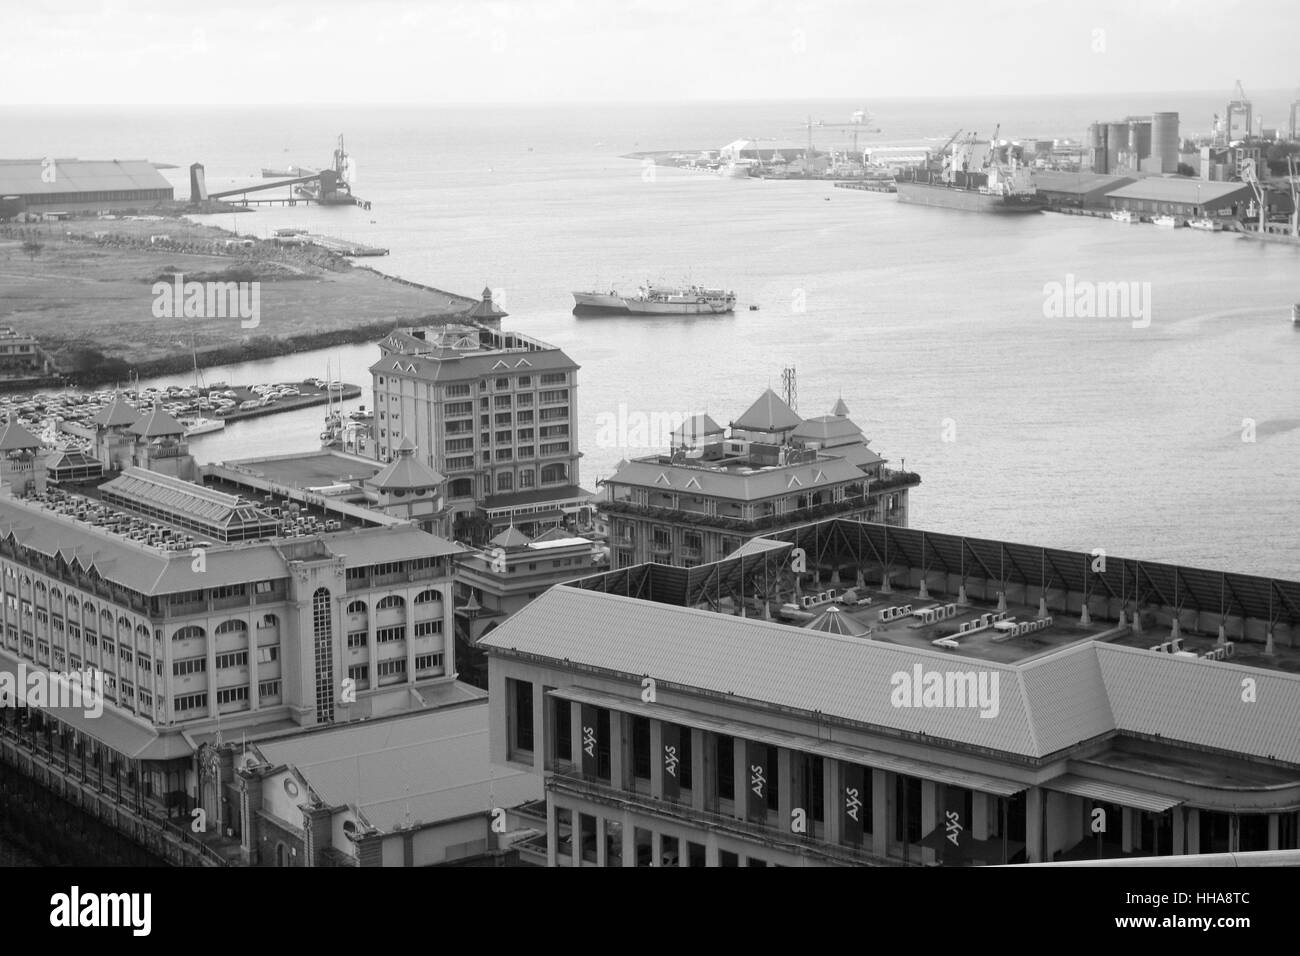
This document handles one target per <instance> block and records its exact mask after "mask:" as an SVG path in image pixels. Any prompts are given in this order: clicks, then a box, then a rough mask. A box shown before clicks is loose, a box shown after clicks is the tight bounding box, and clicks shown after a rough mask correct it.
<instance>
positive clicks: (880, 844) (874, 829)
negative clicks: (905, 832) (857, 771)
mask: <svg viewBox="0 0 1300 956" xmlns="http://www.w3.org/2000/svg"><path fill="white" fill-rule="evenodd" d="M870 773H871V852H872V853H874V854H875V855H876V856H879V857H886V856H888V855H889V777H890V775H889V774H888V773H886V772H885V771H883V770H871V771H870Z"/></svg>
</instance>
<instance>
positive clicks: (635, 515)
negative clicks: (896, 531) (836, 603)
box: [599, 389, 921, 568]
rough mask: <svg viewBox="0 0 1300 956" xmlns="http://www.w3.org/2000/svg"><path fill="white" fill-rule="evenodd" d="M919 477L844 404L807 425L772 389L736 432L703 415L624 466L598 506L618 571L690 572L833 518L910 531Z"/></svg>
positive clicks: (734, 425)
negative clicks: (666, 567)
mask: <svg viewBox="0 0 1300 956" xmlns="http://www.w3.org/2000/svg"><path fill="white" fill-rule="evenodd" d="M920 481H921V479H920V476H919V475H917V474H915V473H912V472H905V471H897V470H893V469H889V468H886V467H885V460H884V459H882V458H881V457H880V456H879V455H878V454H876V453H875V452H874V451H873V450H872V449H871V448H870V447H869V442H868V440H867V439H866V438H865V437H864V436H863V434H862V429H861V428H859V427H858V426H857V425H856V424H854V423H853V421H852V420H851V419H850V418H849V410H848V408H847V406H846V405H845V404H844V402H843V401H842V400H841V401H837V402H836V403H835V407H834V408H833V409H832V410H831V414H829V415H821V416H817V417H814V418H809V419H803V418H800V417H799V415H798V414H796V413H795V412H794V411H793V410H792V409H791V408H790V406H789V405H787V404H786V403H785V402H784V401H782V400H781V398H780V397H779V396H777V395H776V393H774V392H773V391H772V390H771V389H768V390H766V391H765V392H764V393H763V394H762V395H761V396H759V398H758V400H757V401H756V402H754V404H753V405H751V406H750V407H749V409H748V410H747V411H746V412H745V413H744V414H743V415H741V416H740V417H739V418H738V419H736V420H735V421H733V422H732V423H731V433H730V435H729V436H728V435H727V434H726V433H725V432H724V430H723V429H722V427H721V426H719V425H718V424H717V423H716V422H715V421H714V420H713V419H712V418H710V417H709V416H708V415H696V416H695V417H693V418H691V419H688V420H687V421H685V422H683V423H682V425H681V426H679V427H678V428H677V429H676V430H675V431H674V432H673V436H672V448H671V449H670V451H669V453H668V454H666V455H650V456H648V457H644V458H635V459H633V460H631V461H624V462H622V463H620V465H619V467H618V469H617V470H616V471H615V473H614V474H613V476H612V477H610V478H608V479H606V480H605V481H604V482H603V484H604V485H605V498H604V499H603V500H602V501H601V502H600V503H599V507H600V510H601V511H602V512H603V513H604V514H605V515H606V516H607V517H608V520H609V528H610V531H609V543H610V549H611V554H612V563H613V565H614V567H618V568H622V567H630V566H632V565H634V564H640V563H642V562H646V561H653V562H657V563H660V564H674V565H678V566H681V567H688V568H689V567H694V566H696V565H698V564H701V563H702V562H708V561H716V560H718V559H720V558H723V557H726V556H727V555H729V554H731V553H732V552H733V551H734V550H735V549H736V548H738V547H739V546H740V545H741V544H742V543H743V542H745V541H747V540H749V539H750V538H754V537H756V536H758V535H762V534H770V533H771V532H773V531H776V530H780V529H782V528H786V527H789V526H791V525H795V524H801V523H804V522H807V521H813V520H816V519H818V518H822V517H827V516H830V515H840V516H843V517H847V518H856V519H858V520H861V521H878V522H883V523H887V524H898V525H906V524H907V493H908V489H909V488H910V487H912V486H913V485H916V484H919V483H920Z"/></svg>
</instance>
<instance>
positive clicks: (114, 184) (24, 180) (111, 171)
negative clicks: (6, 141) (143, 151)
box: [0, 159, 173, 196]
mask: <svg viewBox="0 0 1300 956" xmlns="http://www.w3.org/2000/svg"><path fill="white" fill-rule="evenodd" d="M51 163H52V166H53V170H54V175H53V176H50V175H49V174H48V173H46V170H45V160H44V159H0V195H9V194H14V195H18V196H30V195H33V194H36V193H51V194H53V193H83V192H121V191H128V190H129V191H135V190H142V189H156V190H164V191H166V192H167V193H168V194H169V195H170V194H171V193H172V192H173V187H172V184H171V183H169V182H168V181H167V180H166V179H165V178H164V177H163V175H162V173H160V172H158V170H157V169H155V168H154V167H153V164H152V163H150V162H149V161H148V160H144V159H108V160H95V159H53V160H51ZM43 173H44V175H42V174H43Z"/></svg>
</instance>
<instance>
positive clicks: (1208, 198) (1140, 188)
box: [1106, 176, 1250, 206]
mask: <svg viewBox="0 0 1300 956" xmlns="http://www.w3.org/2000/svg"><path fill="white" fill-rule="evenodd" d="M1249 192H1250V186H1249V185H1247V184H1246V183H1215V182H1205V181H1204V180H1201V179H1186V178H1183V177H1181V176H1180V177H1178V178H1168V177H1164V176H1150V177H1147V178H1146V179H1139V180H1138V181H1137V182H1135V183H1129V184H1128V185H1127V186H1121V187H1120V188H1119V189H1115V190H1112V191H1111V192H1108V193H1107V194H1106V198H1107V199H1150V200H1155V201H1157V202H1182V203H1195V204H1196V205H1198V206H1206V205H1209V204H1210V203H1213V202H1218V201H1219V200H1221V199H1223V198H1224V197H1225V196H1232V195H1235V194H1237V193H1249Z"/></svg>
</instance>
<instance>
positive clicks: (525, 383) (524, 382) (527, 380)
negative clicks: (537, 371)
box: [519, 375, 533, 388]
mask: <svg viewBox="0 0 1300 956" xmlns="http://www.w3.org/2000/svg"><path fill="white" fill-rule="evenodd" d="M532 384H533V377H532V376H531V375H520V376H519V387H520V388H531V387H532Z"/></svg>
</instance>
